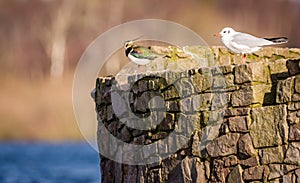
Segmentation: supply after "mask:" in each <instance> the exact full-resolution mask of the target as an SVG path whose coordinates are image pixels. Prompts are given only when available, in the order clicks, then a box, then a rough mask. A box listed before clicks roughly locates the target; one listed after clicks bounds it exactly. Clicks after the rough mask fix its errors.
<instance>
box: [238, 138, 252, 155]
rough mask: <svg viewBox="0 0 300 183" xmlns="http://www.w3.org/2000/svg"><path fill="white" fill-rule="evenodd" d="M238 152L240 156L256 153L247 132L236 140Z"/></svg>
mask: <svg viewBox="0 0 300 183" xmlns="http://www.w3.org/2000/svg"><path fill="white" fill-rule="evenodd" d="M238 152H239V155H240V156H241V157H251V156H253V155H255V154H256V151H255V149H254V147H253V144H252V139H251V137H250V135H249V133H247V134H245V135H243V136H242V137H241V138H240V139H239V141H238Z"/></svg>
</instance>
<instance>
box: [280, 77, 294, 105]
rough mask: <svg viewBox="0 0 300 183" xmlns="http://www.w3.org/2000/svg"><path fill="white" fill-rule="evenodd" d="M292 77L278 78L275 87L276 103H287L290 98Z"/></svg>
mask: <svg viewBox="0 0 300 183" xmlns="http://www.w3.org/2000/svg"><path fill="white" fill-rule="evenodd" d="M293 81H294V78H287V79H285V80H279V81H278V83H277V87H276V103H279V104H280V103H287V102H289V101H291V100H292V91H293Z"/></svg>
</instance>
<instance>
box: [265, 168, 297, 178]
mask: <svg viewBox="0 0 300 183" xmlns="http://www.w3.org/2000/svg"><path fill="white" fill-rule="evenodd" d="M269 168H270V174H269V177H268V179H269V180H270V179H275V178H279V177H282V176H283V175H284V174H287V173H288V172H290V171H292V170H295V169H296V168H297V166H295V165H285V164H270V165H269Z"/></svg>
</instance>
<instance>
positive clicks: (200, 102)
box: [192, 93, 213, 111]
mask: <svg viewBox="0 0 300 183" xmlns="http://www.w3.org/2000/svg"><path fill="white" fill-rule="evenodd" d="M212 96H213V95H212V94H211V93H204V94H199V95H193V96H192V101H193V110H194V111H202V110H207V109H209V107H210V106H211V103H212Z"/></svg>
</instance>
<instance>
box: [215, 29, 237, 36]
mask: <svg viewBox="0 0 300 183" xmlns="http://www.w3.org/2000/svg"><path fill="white" fill-rule="evenodd" d="M234 33H235V30H234V29H233V28H230V27H225V28H223V29H222V30H221V32H219V34H218V36H221V37H223V36H229V35H232V34H234Z"/></svg>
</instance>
